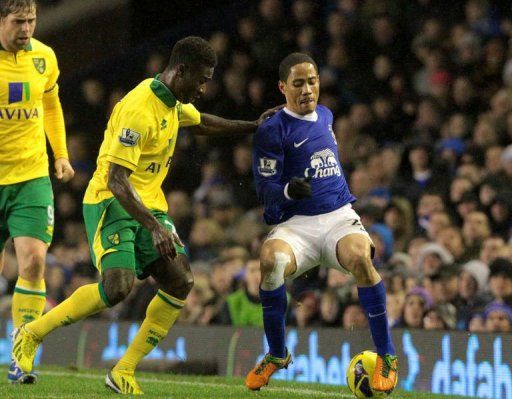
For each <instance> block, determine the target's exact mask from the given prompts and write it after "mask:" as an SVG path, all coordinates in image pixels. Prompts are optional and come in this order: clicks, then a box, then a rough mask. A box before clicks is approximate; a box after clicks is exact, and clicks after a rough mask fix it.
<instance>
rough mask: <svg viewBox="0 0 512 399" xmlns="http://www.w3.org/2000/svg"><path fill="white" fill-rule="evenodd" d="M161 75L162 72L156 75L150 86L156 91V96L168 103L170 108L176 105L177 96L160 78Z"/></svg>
mask: <svg viewBox="0 0 512 399" xmlns="http://www.w3.org/2000/svg"><path fill="white" fill-rule="evenodd" d="M159 77H160V74H158V75H156V76H155V78H154V79H153V81H152V82H151V84H150V85H149V87H150V88H151V90H153V93H155V96H157V97H158V98H159V99H160V100H161V101H162V102H163V103H164V104H165V105H167V106H168V107H169V108H172V107H175V106H176V101H177V100H176V97H175V96H174V94H172V92H171V91H170V90H169V88H168V87H167V86H166V85H164V84H163V82H161V81H160V80H158V78H159Z"/></svg>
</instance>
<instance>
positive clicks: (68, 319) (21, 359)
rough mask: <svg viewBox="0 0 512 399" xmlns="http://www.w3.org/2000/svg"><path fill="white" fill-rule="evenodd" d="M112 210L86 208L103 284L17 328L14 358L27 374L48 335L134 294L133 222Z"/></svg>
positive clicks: (81, 291) (80, 290)
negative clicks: (38, 349) (132, 288)
mask: <svg viewBox="0 0 512 399" xmlns="http://www.w3.org/2000/svg"><path fill="white" fill-rule="evenodd" d="M108 207H109V206H108V204H104V203H103V204H96V205H86V206H84V220H85V225H86V231H87V237H88V240H89V244H90V247H91V257H92V260H93V263H94V265H95V266H96V267H97V268H98V270H99V271H100V273H101V275H102V281H101V282H99V283H94V284H87V285H84V286H82V287H80V288H78V289H77V290H76V291H75V292H74V293H73V294H72V295H71V296H70V297H69V298H67V299H66V300H65V301H63V302H62V303H60V304H59V305H58V306H56V307H55V308H53V309H52V310H50V311H49V312H48V313H46V314H45V315H44V316H42V317H41V318H39V319H37V320H34V321H32V322H30V323H28V324H25V325H23V326H21V327H20V328H19V329H17V331H16V336H15V338H14V340H15V342H14V346H13V358H14V359H15V361H16V363H17V364H18V366H19V367H20V368H21V369H22V370H23V371H24V372H29V371H31V370H32V364H33V360H34V357H35V353H36V350H37V347H38V346H39V344H40V343H41V341H42V339H43V338H44V337H45V336H46V335H47V334H49V333H50V332H52V331H53V330H55V329H56V328H58V327H61V326H67V325H70V324H72V323H75V322H77V321H79V320H81V319H83V318H85V317H87V316H89V315H92V314H94V313H97V312H100V311H102V310H104V309H106V308H107V307H110V306H114V305H115V304H117V303H118V302H120V301H122V300H123V299H124V298H125V297H126V296H127V295H128V293H129V292H130V290H131V287H132V285H133V280H134V275H135V255H134V249H133V241H134V235H135V234H134V232H133V229H132V225H133V223H131V222H130V221H127V220H125V219H119V220H118V218H117V213H116V212H110V213H109V212H107V208H108ZM103 226H106V227H105V228H104V227H103Z"/></svg>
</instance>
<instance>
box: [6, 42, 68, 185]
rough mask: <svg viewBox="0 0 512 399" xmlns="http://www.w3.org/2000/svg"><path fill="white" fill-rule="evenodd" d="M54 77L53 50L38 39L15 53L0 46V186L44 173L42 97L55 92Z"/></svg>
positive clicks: (45, 154)
mask: <svg viewBox="0 0 512 399" xmlns="http://www.w3.org/2000/svg"><path fill="white" fill-rule="evenodd" d="M58 76H59V68H58V65H57V58H56V57H55V53H54V52H53V50H52V49H51V48H50V47H48V46H46V45H44V44H43V43H41V42H40V41H38V40H36V39H34V38H32V39H31V40H30V44H29V45H28V46H27V47H26V48H25V49H24V50H20V51H18V52H17V53H12V52H9V51H5V50H3V49H2V48H1V47H0V142H1V145H0V185H4V184H13V183H19V182H22V181H27V180H31V179H35V178H37V177H42V176H48V155H47V153H46V138H45V131H44V115H43V99H44V97H45V96H49V95H52V96H53V95H56V93H57V94H58V86H57V78H58ZM55 155H56V157H67V152H65V149H64V152H63V153H61V154H55Z"/></svg>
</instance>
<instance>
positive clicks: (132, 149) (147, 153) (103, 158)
mask: <svg viewBox="0 0 512 399" xmlns="http://www.w3.org/2000/svg"><path fill="white" fill-rule="evenodd" d="M157 78H158V77H157ZM157 78H155V79H146V80H144V81H142V82H141V83H140V84H139V85H138V86H137V87H135V88H134V89H133V90H132V91H131V92H129V93H128V94H127V95H126V96H125V97H124V98H123V99H122V100H121V101H120V102H119V103H118V104H117V105H116V106H115V108H114V110H113V112H112V115H111V117H110V120H109V122H108V125H107V129H106V130H105V137H104V139H103V143H102V145H101V148H100V153H99V156H98V161H97V164H98V166H97V169H96V171H95V173H94V176H93V178H92V179H91V181H90V183H89V186H88V187H87V191H86V193H85V197H84V203H85V204H98V203H100V202H101V201H103V200H105V199H108V198H111V197H113V194H112V192H111V191H110V190H109V188H108V185H107V183H108V169H109V165H110V163H111V162H113V163H115V164H118V165H121V166H124V167H126V168H128V169H130V170H132V171H133V173H132V174H131V175H130V178H129V179H130V183H131V184H132V185H133V187H134V188H135V191H137V194H138V195H139V196H140V198H141V200H142V202H143V204H144V205H145V206H146V208H148V209H151V210H159V211H163V212H167V201H166V200H165V196H164V193H163V191H162V188H161V186H162V183H163V181H164V179H165V176H166V175H167V172H168V170H169V167H170V165H171V159H172V155H173V154H174V148H175V146H176V140H177V138H178V128H179V127H184V126H193V125H198V124H199V123H200V122H201V116H200V114H199V112H198V111H197V109H196V108H195V107H194V106H193V105H192V104H182V103H180V102H179V101H177V100H176V98H175V97H174V95H173V94H172V93H171V91H170V90H169V89H168V88H167V87H166V86H165V85H164V84H163V83H162V82H160V81H159V80H158V79H157Z"/></svg>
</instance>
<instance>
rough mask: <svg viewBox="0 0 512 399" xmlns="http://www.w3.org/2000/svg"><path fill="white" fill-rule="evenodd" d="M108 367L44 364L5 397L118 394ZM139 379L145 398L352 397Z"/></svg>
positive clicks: (287, 387)
mask: <svg viewBox="0 0 512 399" xmlns="http://www.w3.org/2000/svg"><path fill="white" fill-rule="evenodd" d="M105 373H106V371H105V370H81V371H74V370H71V369H66V368H62V367H44V368H42V369H41V370H40V371H39V382H38V383H37V384H35V385H24V386H18V385H11V384H9V383H8V382H7V379H4V380H3V381H0V397H1V398H9V399H10V398H13V399H14V398H23V399H25V398H27V399H29V398H30V399H36V398H37V399H39V398H41V399H42V398H55V399H57V398H58V399H60V398H84V397H85V398H87V399H95V398H107V397H112V396H113V395H114V394H113V393H112V392H110V391H109V390H107V389H106V388H105V387H104V379H105ZM137 380H138V381H139V384H140V385H141V387H142V389H143V390H144V392H145V395H144V397H145V398H170V399H239V398H244V399H245V398H248V399H252V398H254V399H259V398H279V399H330V398H332V399H351V398H354V396H352V394H351V393H350V392H349V391H348V389H347V388H346V387H336V386H332V385H319V384H304V383H298V382H289V381H271V383H270V386H268V387H266V388H263V389H262V390H261V391H259V392H250V391H248V390H247V388H246V387H245V385H244V382H243V379H241V378H226V377H204V376H183V375H169V374H152V373H138V374H137ZM390 398H391V399H412V398H415V399H416V398H417V399H430V398H431V399H441V398H443V399H448V398H457V396H446V395H433V394H429V393H417V392H402V391H396V392H394V393H393V394H392V395H391V396H390Z"/></svg>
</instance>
